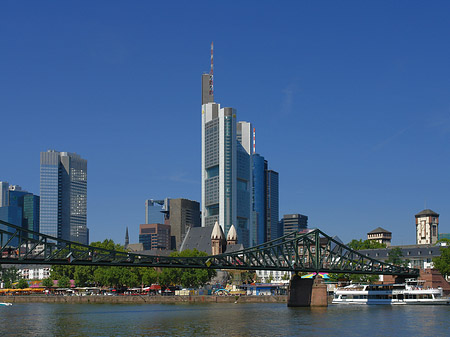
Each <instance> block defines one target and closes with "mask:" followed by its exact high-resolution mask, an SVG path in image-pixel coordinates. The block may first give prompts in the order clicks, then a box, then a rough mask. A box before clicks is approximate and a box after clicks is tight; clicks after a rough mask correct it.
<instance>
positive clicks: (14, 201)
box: [0, 182, 39, 238]
mask: <svg viewBox="0 0 450 337" xmlns="http://www.w3.org/2000/svg"><path fill="white" fill-rule="evenodd" d="M1 184H2V189H3V190H4V191H6V192H3V193H2V194H3V196H4V197H3V200H4V206H3V207H0V208H1V209H2V210H1V211H0V219H1V220H3V221H6V222H9V223H11V224H13V225H16V226H20V227H23V228H25V229H28V230H31V231H35V232H39V196H37V195H33V194H32V193H30V192H27V191H25V190H22V188H21V187H20V186H18V185H9V184H8V183H6V182H2V183H1ZM35 238H37V236H36V237H35Z"/></svg>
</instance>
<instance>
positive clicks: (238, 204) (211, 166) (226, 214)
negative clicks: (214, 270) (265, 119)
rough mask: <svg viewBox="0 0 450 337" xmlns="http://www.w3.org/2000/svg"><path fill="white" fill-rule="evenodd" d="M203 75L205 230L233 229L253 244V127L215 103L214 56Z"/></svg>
mask: <svg viewBox="0 0 450 337" xmlns="http://www.w3.org/2000/svg"><path fill="white" fill-rule="evenodd" d="M213 50H214V49H213V44H212V43H211V70H210V73H209V74H203V75H202V226H213V225H214V224H215V222H216V221H217V222H218V223H219V225H220V226H221V227H222V230H223V231H224V233H228V231H229V229H230V227H231V225H234V226H235V228H236V231H237V234H238V240H239V242H240V243H243V244H244V245H245V246H249V243H250V241H251V240H250V233H251V231H250V226H251V223H252V221H251V217H252V211H251V205H252V202H251V199H252V161H251V160H252V157H251V153H252V150H253V135H252V132H251V131H252V126H251V124H250V123H248V122H237V121H236V110H235V109H233V108H230V107H224V108H222V107H221V106H220V104H218V103H216V102H214V55H213Z"/></svg>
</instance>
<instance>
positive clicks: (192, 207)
mask: <svg viewBox="0 0 450 337" xmlns="http://www.w3.org/2000/svg"><path fill="white" fill-rule="evenodd" d="M169 221H170V231H171V235H172V236H174V237H175V247H172V249H176V250H178V249H179V248H180V246H181V243H182V242H183V240H184V237H185V235H186V232H187V231H188V230H189V228H191V227H200V226H201V219H200V204H199V203H198V202H197V201H192V200H188V199H182V198H180V199H170V211H169Z"/></svg>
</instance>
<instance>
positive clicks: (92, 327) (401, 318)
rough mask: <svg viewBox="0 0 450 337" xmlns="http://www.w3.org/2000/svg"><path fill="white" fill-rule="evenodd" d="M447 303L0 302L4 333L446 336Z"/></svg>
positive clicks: (1, 332) (449, 314)
mask: <svg viewBox="0 0 450 337" xmlns="http://www.w3.org/2000/svg"><path fill="white" fill-rule="evenodd" d="M449 318H450V306H367V305H361V306H360V305H330V306H329V307H328V308H317V309H316V308H288V307H287V306H286V304H281V303H251V304H239V303H238V304H232V303H218V304H150V305H149V304H141V305H136V304H132V305H128V304H53V303H24V304H21V303H17V304H14V305H13V306H10V307H0V335H2V336H5V335H6V336H24V335H27V336H167V335H168V336H298V335H310V336H311V335H314V336H318V335H319V336H332V335H334V336H341V335H345V336H349V335H350V336H355V335H356V336H363V335H365V336H394V335H395V336H447V335H448V334H449V331H450V321H449Z"/></svg>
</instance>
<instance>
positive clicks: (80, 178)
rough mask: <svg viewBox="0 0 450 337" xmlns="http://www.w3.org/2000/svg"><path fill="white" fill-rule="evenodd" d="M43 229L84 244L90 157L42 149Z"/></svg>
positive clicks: (86, 232) (52, 234)
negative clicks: (87, 158) (88, 158)
mask: <svg viewBox="0 0 450 337" xmlns="http://www.w3.org/2000/svg"><path fill="white" fill-rule="evenodd" d="M40 209H41V214H40V231H41V233H44V234H48V235H51V236H55V237H58V238H62V239H65V240H70V241H77V242H80V243H83V244H88V242H89V237H88V236H89V231H88V228H87V160H85V159H83V158H81V157H80V156H79V155H78V154H76V153H69V152H58V151H54V150H49V151H47V152H41V200H40Z"/></svg>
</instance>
